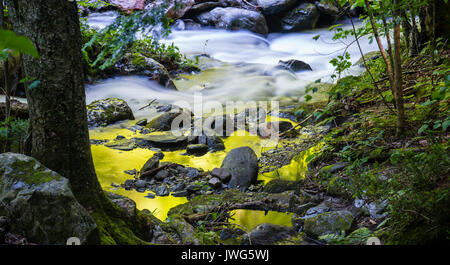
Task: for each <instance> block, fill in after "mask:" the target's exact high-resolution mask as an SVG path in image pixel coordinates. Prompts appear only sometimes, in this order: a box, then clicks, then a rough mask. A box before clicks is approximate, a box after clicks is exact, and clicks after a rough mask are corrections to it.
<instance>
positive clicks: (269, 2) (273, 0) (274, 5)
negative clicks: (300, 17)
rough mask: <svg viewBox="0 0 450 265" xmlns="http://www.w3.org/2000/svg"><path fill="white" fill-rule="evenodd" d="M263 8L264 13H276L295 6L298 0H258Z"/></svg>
mask: <svg viewBox="0 0 450 265" xmlns="http://www.w3.org/2000/svg"><path fill="white" fill-rule="evenodd" d="M256 2H257V3H258V6H260V7H261V8H262V10H263V11H262V12H263V13H264V15H275V14H280V13H283V12H285V11H287V10H289V9H290V8H291V7H293V6H294V5H295V4H296V3H297V2H298V1H297V0H256Z"/></svg>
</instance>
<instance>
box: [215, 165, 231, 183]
mask: <svg viewBox="0 0 450 265" xmlns="http://www.w3.org/2000/svg"><path fill="white" fill-rule="evenodd" d="M211 176H213V177H216V178H218V179H220V181H221V182H223V183H227V182H228V181H230V179H231V172H230V170H228V169H227V168H215V169H213V171H211Z"/></svg>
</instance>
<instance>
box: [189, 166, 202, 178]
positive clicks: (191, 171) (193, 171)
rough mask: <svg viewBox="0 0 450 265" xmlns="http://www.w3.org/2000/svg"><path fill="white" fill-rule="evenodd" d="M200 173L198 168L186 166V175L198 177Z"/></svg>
mask: <svg viewBox="0 0 450 265" xmlns="http://www.w3.org/2000/svg"><path fill="white" fill-rule="evenodd" d="M198 175H200V172H198V170H197V169H196V168H193V167H188V168H186V176H187V177H188V178H190V179H195V178H196V177H198Z"/></svg>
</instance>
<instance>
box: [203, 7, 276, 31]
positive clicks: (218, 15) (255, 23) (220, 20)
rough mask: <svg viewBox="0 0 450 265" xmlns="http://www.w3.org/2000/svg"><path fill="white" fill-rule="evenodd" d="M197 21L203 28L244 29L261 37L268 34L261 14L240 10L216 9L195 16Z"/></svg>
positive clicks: (230, 8)
mask: <svg viewBox="0 0 450 265" xmlns="http://www.w3.org/2000/svg"><path fill="white" fill-rule="evenodd" d="M197 20H198V21H199V22H200V24H202V25H204V26H214V27H216V28H219V29H228V30H243V29H246V30H250V31H252V32H254V33H258V34H261V35H266V34H268V33H269V29H268V27H267V23H266V19H265V18H264V16H263V15H262V14H261V13H259V12H256V11H250V10H246V9H242V8H236V7H226V8H222V7H217V8H214V9H213V10H211V11H210V12H206V13H203V14H201V15H199V16H197Z"/></svg>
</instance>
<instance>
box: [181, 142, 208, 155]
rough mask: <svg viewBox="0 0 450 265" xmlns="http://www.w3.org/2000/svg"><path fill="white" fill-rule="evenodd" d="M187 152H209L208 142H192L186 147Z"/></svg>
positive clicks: (198, 153) (192, 153)
mask: <svg viewBox="0 0 450 265" xmlns="http://www.w3.org/2000/svg"><path fill="white" fill-rule="evenodd" d="M186 152H187V153H188V154H190V155H204V154H206V153H207V152H208V146H207V145H206V144H190V145H188V146H187V147H186Z"/></svg>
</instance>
